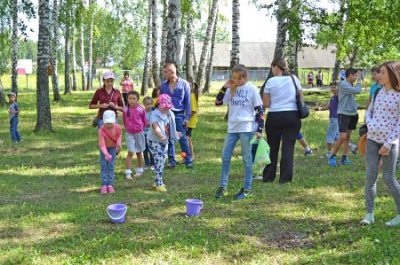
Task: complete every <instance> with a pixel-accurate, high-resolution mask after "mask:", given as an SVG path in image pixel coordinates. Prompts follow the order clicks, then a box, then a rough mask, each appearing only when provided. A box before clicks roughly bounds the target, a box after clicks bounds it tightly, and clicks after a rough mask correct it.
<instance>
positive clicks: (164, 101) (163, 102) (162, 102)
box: [158, 94, 172, 109]
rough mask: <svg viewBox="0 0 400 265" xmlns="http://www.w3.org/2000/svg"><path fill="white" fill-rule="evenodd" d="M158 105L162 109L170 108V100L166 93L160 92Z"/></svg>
mask: <svg viewBox="0 0 400 265" xmlns="http://www.w3.org/2000/svg"><path fill="white" fill-rule="evenodd" d="M158 105H159V106H160V107H161V108H164V109H170V108H172V100H171V97H170V96H169V95H168V94H161V95H159V96H158Z"/></svg>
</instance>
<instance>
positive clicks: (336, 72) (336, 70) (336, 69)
mask: <svg viewBox="0 0 400 265" xmlns="http://www.w3.org/2000/svg"><path fill="white" fill-rule="evenodd" d="M341 64H342V61H341V60H340V59H339V58H338V56H337V53H336V60H335V66H334V67H333V72H332V82H336V80H338V79H339V71H340V65H341Z"/></svg>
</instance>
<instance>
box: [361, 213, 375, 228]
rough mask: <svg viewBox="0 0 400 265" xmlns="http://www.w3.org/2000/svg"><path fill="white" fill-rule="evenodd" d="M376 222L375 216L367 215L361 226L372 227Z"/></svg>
mask: <svg viewBox="0 0 400 265" xmlns="http://www.w3.org/2000/svg"><path fill="white" fill-rule="evenodd" d="M374 222H375V218H374V214H373V213H367V214H366V215H365V216H364V218H363V219H362V220H361V222H360V225H370V224H373V223H374Z"/></svg>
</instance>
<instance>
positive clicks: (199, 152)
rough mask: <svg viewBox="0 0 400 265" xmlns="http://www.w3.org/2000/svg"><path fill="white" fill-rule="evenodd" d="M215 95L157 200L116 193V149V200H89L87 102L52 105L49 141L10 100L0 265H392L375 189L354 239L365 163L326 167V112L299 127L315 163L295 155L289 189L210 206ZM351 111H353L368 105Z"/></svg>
mask: <svg viewBox="0 0 400 265" xmlns="http://www.w3.org/2000/svg"><path fill="white" fill-rule="evenodd" d="M215 93H216V89H214V90H213V93H211V94H212V95H210V96H207V95H206V96H202V97H201V99H200V107H201V113H200V122H199V124H198V128H197V129H196V130H195V131H194V132H193V138H194V143H195V150H196V161H195V168H194V169H193V170H187V169H186V168H185V167H184V166H182V165H180V166H177V168H176V169H174V170H166V171H165V182H166V184H167V187H168V193H157V192H155V191H152V189H151V184H152V175H151V174H150V172H149V171H146V172H145V174H144V175H143V176H142V177H140V178H138V179H136V180H134V181H131V182H128V183H127V182H126V181H125V179H124V170H125V168H124V157H125V156H126V149H125V150H124V151H123V152H122V154H121V155H120V156H119V157H118V160H117V167H116V181H115V189H116V193H115V194H113V195H106V196H100V195H99V186H100V179H99V163H98V160H99V159H98V153H99V151H98V148H97V137H96V129H93V128H92V127H90V123H91V120H92V118H93V117H94V116H95V111H93V110H89V109H88V102H89V100H90V98H91V96H92V94H93V91H90V92H75V93H73V94H72V95H64V96H63V101H62V102H60V103H52V106H51V107H52V118H53V127H54V130H55V133H33V132H32V131H33V129H34V126H35V119H36V112H35V109H36V107H35V102H36V97H35V96H34V94H25V95H24V94H23V93H21V96H20V98H19V102H20V107H21V110H22V112H21V115H20V127H19V128H20V131H21V135H22V137H23V142H22V143H20V144H18V145H17V146H12V145H11V142H10V139H9V138H10V137H9V133H8V129H9V126H8V117H7V113H6V109H5V108H4V109H2V110H1V113H2V114H1V115H0V122H1V124H2V126H1V127H0V139H1V140H2V141H3V143H2V144H1V152H0V188H1V192H0V253H1V255H0V263H1V264H232V263H238V264H296V265H297V264H400V257H399V253H400V244H399V243H398V242H399V241H400V233H399V232H400V229H399V228H388V227H386V226H385V225H384V222H385V221H388V220H389V219H391V218H392V217H393V216H394V215H395V205H394V202H393V200H392V198H391V196H390V195H389V193H388V191H387V189H386V187H385V186H384V184H383V181H382V179H381V178H380V179H379V182H378V192H379V196H378V198H377V200H376V203H377V204H376V206H377V207H376V223H375V224H374V225H372V226H370V227H361V226H359V224H358V223H359V221H360V220H361V218H362V216H363V215H364V196H363V188H364V171H365V165H364V159H363V158H360V157H358V156H356V157H353V156H352V157H351V159H352V160H353V161H354V165H353V166H351V167H338V168H335V169H331V168H329V167H328V166H327V161H326V159H325V158H324V155H325V150H324V139H325V130H326V127H327V124H328V113H327V111H319V112H312V114H311V115H310V117H309V118H307V119H306V120H304V121H303V126H302V131H303V133H304V135H305V137H306V139H307V141H308V142H309V143H310V145H311V147H312V148H313V150H314V154H313V156H311V157H307V158H306V157H304V155H303V150H302V149H301V148H300V146H298V145H296V157H295V176H294V181H293V182H292V183H290V184H285V185H279V184H277V183H272V184H270V183H269V184H267V183H262V182H261V181H255V182H254V188H253V191H254V194H255V196H254V197H252V198H249V199H246V200H244V201H240V202H238V201H233V199H232V198H231V197H229V198H226V199H223V200H216V199H214V192H215V189H216V188H217V186H218V182H219V173H220V165H221V159H220V154H221V150H222V146H223V140H224V136H225V132H226V125H225V122H224V120H223V117H224V114H225V111H226V110H225V108H224V107H222V108H217V107H214V106H213V100H214V95H215ZM328 98H329V93H328V92H326V93H325V94H318V95H315V94H310V95H306V100H307V101H318V102H320V103H321V104H322V103H326V102H327V100H328ZM359 99H360V104H361V105H363V104H365V101H366V99H367V95H366V94H363V95H362V96H360V97H359ZM361 113H362V112H361ZM360 116H361V117H363V113H362V114H361V115H360ZM353 140H354V141H356V140H357V139H356V135H353ZM238 146H239V145H238ZM124 148H125V142H124ZM232 162H233V164H232V171H231V180H230V183H229V191H230V193H231V194H232V195H233V194H234V193H235V192H237V191H238V190H239V189H240V188H241V185H242V181H243V166H242V161H241V157H240V149H239V147H237V149H235V154H234V157H233V159H232ZM134 163H136V162H134ZM186 198H199V199H202V200H203V201H204V208H203V210H202V213H201V215H200V216H199V217H197V218H188V217H185V214H184V212H185V199H186ZM117 202H122V203H125V204H127V205H128V207H129V208H128V212H127V219H126V223H124V224H119V225H116V224H111V223H110V222H109V218H108V216H107V213H106V207H107V206H108V205H109V204H111V203H117Z"/></svg>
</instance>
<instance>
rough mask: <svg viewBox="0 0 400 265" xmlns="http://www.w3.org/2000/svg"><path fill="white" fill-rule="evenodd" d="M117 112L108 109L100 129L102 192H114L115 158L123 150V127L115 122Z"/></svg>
mask: <svg viewBox="0 0 400 265" xmlns="http://www.w3.org/2000/svg"><path fill="white" fill-rule="evenodd" d="M115 116H116V115H115V112H114V111H112V110H106V111H105V112H104V114H103V122H104V126H102V127H101V128H100V129H99V132H98V135H99V147H100V169H101V171H100V177H101V188H100V194H106V193H114V192H115V190H114V176H115V172H114V168H115V158H116V156H117V154H118V153H119V152H120V151H121V148H122V147H121V140H122V133H121V127H120V126H119V125H118V124H116V123H115V120H116V118H115Z"/></svg>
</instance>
